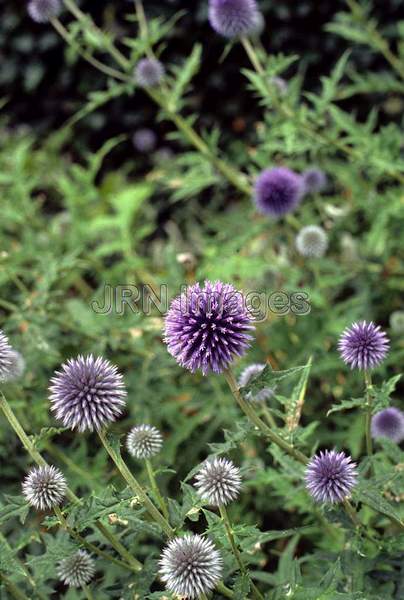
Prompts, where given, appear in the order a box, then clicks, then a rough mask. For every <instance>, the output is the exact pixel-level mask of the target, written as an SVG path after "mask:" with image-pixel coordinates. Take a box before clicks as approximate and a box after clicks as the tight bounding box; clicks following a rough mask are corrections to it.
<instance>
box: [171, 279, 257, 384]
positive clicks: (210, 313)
mask: <svg viewBox="0 0 404 600" xmlns="http://www.w3.org/2000/svg"><path fill="white" fill-rule="evenodd" d="M253 328H254V327H253V325H252V318H251V316H250V314H249V312H248V310H247V308H246V303H245V300H244V296H243V295H242V294H241V292H238V291H236V290H235V289H234V287H233V286H232V285H230V284H226V283H222V282H221V281H216V283H212V282H211V281H205V285H204V287H203V288H201V286H200V285H199V283H196V284H195V285H192V286H189V287H188V288H187V290H186V291H185V292H184V293H183V294H181V296H178V297H177V298H175V299H174V300H173V302H172V303H171V306H170V310H169V311H168V313H167V316H166V319H165V338H164V340H165V342H166V343H167V349H168V351H169V353H170V354H171V355H172V356H173V357H174V358H175V359H176V361H177V362H178V364H180V365H181V366H182V367H185V368H186V369H189V370H190V371H192V373H194V372H195V371H197V370H198V369H200V370H201V371H202V373H203V374H204V375H206V374H207V373H208V372H209V371H213V372H214V373H222V372H223V371H224V370H225V369H226V368H227V367H228V366H229V365H230V364H231V363H232V362H233V360H234V358H235V357H236V356H242V355H243V354H244V353H245V352H246V350H247V348H248V347H249V345H250V340H251V339H252V338H251V336H250V335H249V331H250V330H251V329H253Z"/></svg>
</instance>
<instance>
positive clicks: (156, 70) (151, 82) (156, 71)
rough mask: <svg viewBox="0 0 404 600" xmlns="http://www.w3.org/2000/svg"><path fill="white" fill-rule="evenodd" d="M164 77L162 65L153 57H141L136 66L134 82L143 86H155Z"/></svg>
mask: <svg viewBox="0 0 404 600" xmlns="http://www.w3.org/2000/svg"><path fill="white" fill-rule="evenodd" d="M163 77H164V67H163V65H162V64H161V62H160V61H159V60H157V59H155V58H142V60H140V61H139V62H138V64H137V66H136V70H135V78H136V83H137V84H138V85H139V86H140V87H143V88H147V87H155V86H156V85H158V84H159V83H160V82H161V80H162V79H163Z"/></svg>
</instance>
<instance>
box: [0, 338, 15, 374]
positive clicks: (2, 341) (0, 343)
mask: <svg viewBox="0 0 404 600" xmlns="http://www.w3.org/2000/svg"><path fill="white" fill-rule="evenodd" d="M13 353H14V350H13V349H12V347H11V346H10V343H9V341H8V337H7V336H6V335H5V334H4V333H3V332H2V330H1V329H0V381H7V378H8V377H9V376H10V369H11V367H12V364H13Z"/></svg>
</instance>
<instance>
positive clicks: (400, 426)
mask: <svg viewBox="0 0 404 600" xmlns="http://www.w3.org/2000/svg"><path fill="white" fill-rule="evenodd" d="M371 430H372V437H374V438H380V437H385V438H389V439H390V440H393V442H396V443H397V444H399V443H400V442H402V441H403V440H404V413H403V412H402V411H401V410H399V409H398V408H394V407H393V406H391V407H390V408H385V409H384V410H381V411H380V412H378V413H376V414H375V415H374V416H373V417H372V427H371Z"/></svg>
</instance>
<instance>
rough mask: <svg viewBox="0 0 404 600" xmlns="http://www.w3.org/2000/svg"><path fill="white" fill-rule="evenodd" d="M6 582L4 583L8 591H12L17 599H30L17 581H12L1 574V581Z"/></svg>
mask: <svg viewBox="0 0 404 600" xmlns="http://www.w3.org/2000/svg"><path fill="white" fill-rule="evenodd" d="M2 581H3V582H4V585H5V586H6V588H7V589H8V591H9V592H10V594H11V595H12V596H13V598H15V599H16V600H30V599H29V598H28V596H26V595H25V594H24V592H22V591H21V590H20V589H19V588H18V587H17V586H16V585H15V583H13V582H12V581H10V579H8V577H6V576H5V575H3V574H0V583H1V582H2Z"/></svg>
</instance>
